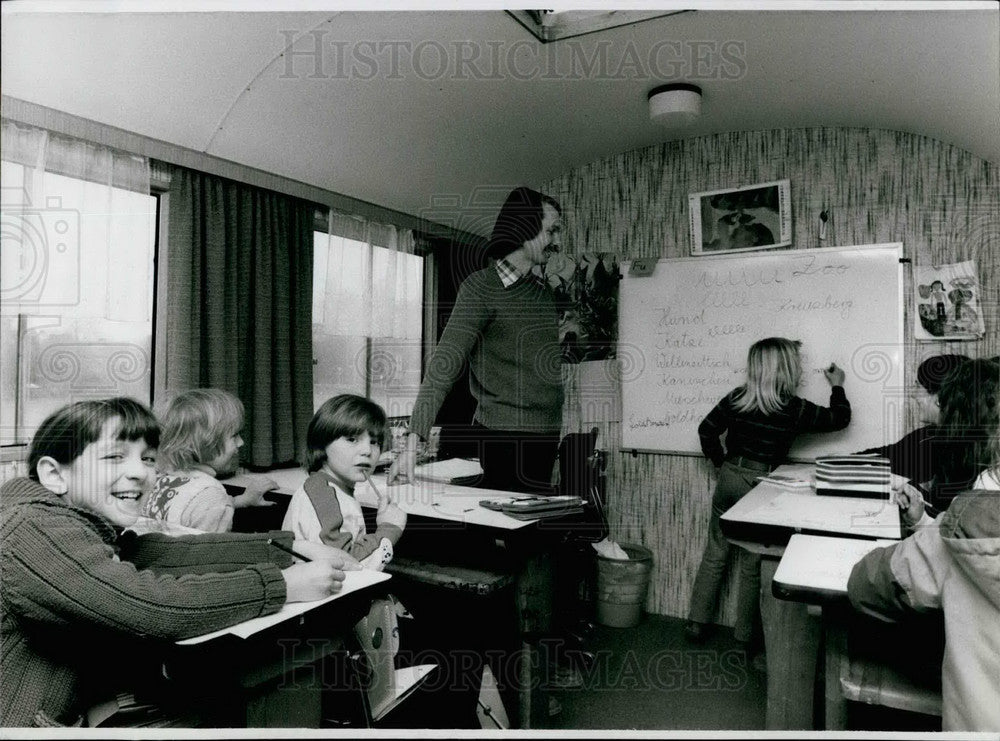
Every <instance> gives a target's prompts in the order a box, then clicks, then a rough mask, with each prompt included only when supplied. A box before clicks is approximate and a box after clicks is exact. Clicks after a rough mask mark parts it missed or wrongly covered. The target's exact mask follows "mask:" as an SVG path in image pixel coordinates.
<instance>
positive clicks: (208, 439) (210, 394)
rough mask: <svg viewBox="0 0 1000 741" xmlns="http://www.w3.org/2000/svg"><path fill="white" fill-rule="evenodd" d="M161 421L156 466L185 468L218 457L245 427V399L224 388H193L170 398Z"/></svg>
mask: <svg viewBox="0 0 1000 741" xmlns="http://www.w3.org/2000/svg"><path fill="white" fill-rule="evenodd" d="M162 421H163V431H162V433H161V434H160V449H159V454H158V460H157V468H159V469H160V470H162V471H185V470H188V469H190V468H191V467H192V466H193V465H194V464H196V463H208V462H209V461H211V460H213V459H215V458H216V457H217V456H218V455H219V453H221V452H222V448H223V446H224V445H225V442H226V439H227V438H229V437H232V436H233V435H235V434H236V433H238V432H239V431H240V430H241V429H243V402H241V401H240V400H239V399H237V398H236V397H235V396H233V395H232V394H231V393H229V392H228V391H223V390H222V389H191V390H189V391H183V392H181V393H180V394H178V395H177V396H175V397H174V398H173V400H171V402H170V405H169V406H168V407H167V411H166V413H165V414H164V415H163V420H162Z"/></svg>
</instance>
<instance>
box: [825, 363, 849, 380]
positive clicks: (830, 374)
mask: <svg viewBox="0 0 1000 741" xmlns="http://www.w3.org/2000/svg"><path fill="white" fill-rule="evenodd" d="M823 375H824V376H826V380H827V381H829V382H830V385H831V386H843V385H844V378H846V376H845V375H844V371H843V370H842V369H841V368H839V367H837V364H836V363H830V367H829V368H824V369H823Z"/></svg>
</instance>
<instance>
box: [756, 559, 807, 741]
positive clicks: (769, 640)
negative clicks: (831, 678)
mask: <svg viewBox="0 0 1000 741" xmlns="http://www.w3.org/2000/svg"><path fill="white" fill-rule="evenodd" d="M777 568H778V560H777V559H772V558H764V559H762V560H761V574H760V586H761V592H760V613H761V622H762V624H763V628H764V646H765V650H766V651H767V715H766V719H767V720H766V727H767V730H769V731H777V730H812V728H813V691H814V689H815V683H816V661H817V659H818V655H819V641H820V628H821V624H820V619H819V617H818V616H812V615H810V614H809V613H808V611H807V609H806V605H804V604H802V603H799V602H789V601H787V600H779V599H777V598H776V597H775V596H774V595H773V594H772V593H771V582H772V581H773V579H774V572H775V571H776V570H777Z"/></svg>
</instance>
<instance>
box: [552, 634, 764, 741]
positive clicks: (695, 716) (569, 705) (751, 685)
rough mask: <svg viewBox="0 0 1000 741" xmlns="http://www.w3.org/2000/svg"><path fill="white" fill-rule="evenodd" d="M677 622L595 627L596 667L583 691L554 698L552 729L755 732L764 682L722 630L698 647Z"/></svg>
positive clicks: (759, 723) (563, 692)
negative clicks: (556, 706) (556, 705)
mask: <svg viewBox="0 0 1000 741" xmlns="http://www.w3.org/2000/svg"><path fill="white" fill-rule="evenodd" d="M683 627H684V621H682V620H679V619H677V618H671V617H665V616H662V615H645V616H644V617H643V619H642V621H641V622H640V624H639V625H637V626H636V627H634V628H609V627H604V626H600V625H598V626H596V628H595V630H594V633H593V634H592V635H591V636H590V639H589V641H588V644H589V647H590V648H591V649H592V650H593V651H594V653H595V654H596V656H597V660H596V661H595V663H594V666H593V667H592V669H591V670H590V671H588V672H586V673H585V674H584V677H583V680H584V682H583V686H582V687H580V688H577V689H563V690H554V691H553V692H552V695H553V696H554V697H555V698H556V700H557V701H558V702H559V703H560V705H561V706H562V709H561V711H560V712H559V713H558V714H557V715H555V716H553V717H552V718H551V719H550V723H551V727H552V728H554V729H574V730H586V729H623V730H625V729H628V730H633V729H634V730H664V729H666V730H761V729H763V728H764V710H765V698H766V690H767V677H766V675H765V674H763V673H761V672H758V671H756V670H755V669H754V668H753V662H752V661H751V660H750V657H748V656H747V652H746V651H745V650H744V649H743V648H741V647H740V646H739V645H738V644H737V643H736V641H735V640H734V639H733V637H732V631H731V630H730V629H728V628H718V629H717V630H716V631H715V632H714V633H713V634H712V635H711V636H710V637H709V638H708V639H707V640H706V641H705V642H704V643H703V644H701V645H691V644H689V643H688V642H687V641H686V640H685V639H684V636H683Z"/></svg>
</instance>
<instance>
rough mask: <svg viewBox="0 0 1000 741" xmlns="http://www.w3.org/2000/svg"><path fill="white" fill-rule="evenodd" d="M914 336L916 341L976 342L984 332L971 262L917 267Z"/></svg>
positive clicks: (976, 278)
mask: <svg viewBox="0 0 1000 741" xmlns="http://www.w3.org/2000/svg"><path fill="white" fill-rule="evenodd" d="M913 284H914V286H915V289H916V300H915V302H914V303H915V304H916V311H915V312H913V316H914V328H913V336H914V337H915V338H916V339H918V340H925V341H926V340H976V339H979V338H980V337H982V336H983V334H985V332H986V326H985V324H984V323H983V313H982V311H981V309H980V304H979V296H980V288H979V278H978V277H977V273H976V263H975V262H974V261H972V260H966V261H965V262H958V263H954V264H952V265H938V266H933V267H932V266H922V265H917V266H916V273H915V275H914V280H913Z"/></svg>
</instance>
